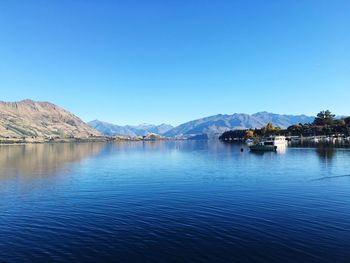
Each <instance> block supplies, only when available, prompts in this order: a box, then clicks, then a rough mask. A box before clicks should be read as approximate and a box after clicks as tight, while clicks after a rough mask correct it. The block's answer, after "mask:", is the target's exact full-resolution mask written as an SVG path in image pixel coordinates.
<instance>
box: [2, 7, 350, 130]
mask: <svg viewBox="0 0 350 263" xmlns="http://www.w3.org/2000/svg"><path fill="white" fill-rule="evenodd" d="M0 91H1V95H0V100H5V101H16V100H21V99H24V98H31V99H34V100H44V101H50V102H53V103H56V104H58V105H60V106H62V107H64V108H66V109H68V110H70V111H72V112H73V113H75V114H76V115H78V116H79V117H81V118H82V119H83V120H85V121H89V120H92V119H100V120H105V121H109V122H113V123H116V124H138V123H142V122H148V123H156V124H157V123H162V122H165V123H171V124H179V123H181V122H185V121H188V120H192V119H196V118H200V117H204V116H208V115H214V114H217V113H226V114H231V113H235V112H244V113H254V112H257V111H270V112H275V113H288V114H300V113H305V114H310V115H314V114H316V113H317V112H318V111H319V110H322V109H328V108H329V109H330V110H332V111H333V112H334V113H336V114H339V115H349V114H350V1H348V0H345V1H331V0H328V1H322V0H314V1H313V0H307V1H301V0H290V1H288V0H286V1H280V0H274V1H268V0H264V1H262V0H259V1H252V0H242V1H232V0H227V1H220V0H212V1H205V0H202V1H199V0H198V1H195V0H176V1H173V0H168V1H167V0H148V1H144V0H139V1H133V0H131V1H129V0H128V1H125V0H124V1H117V0H116V1H112V0H105V1H103V0H96V1H92V0H80V1H79V0H70V1H68V0H67V1H64V0H60V1H58V0H57V1H47V0H42V1H39V0H38V1H30V0H24V1H16V0H11V1H10V0H8V1H6V0H5V1H1V2H0Z"/></svg>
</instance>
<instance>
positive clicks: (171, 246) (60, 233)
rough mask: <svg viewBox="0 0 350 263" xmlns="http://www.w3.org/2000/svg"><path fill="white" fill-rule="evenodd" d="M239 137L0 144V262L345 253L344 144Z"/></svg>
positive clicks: (336, 256)
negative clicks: (312, 145)
mask: <svg viewBox="0 0 350 263" xmlns="http://www.w3.org/2000/svg"><path fill="white" fill-rule="evenodd" d="M240 147H242V146H240V145H232V144H231V145H230V144H222V143H219V142H206V141H182V142H179V141H177V142H154V143H152V142H147V143H143V142H134V143H117V144H103V143H92V144H52V145H50V144H46V145H25V146H23V145H22V146H4V145H3V146H0V194H1V198H0V262H25V261H26V262H28V261H32V262H55V261H58V262H96V261H99V262H108V261H114V262H269V263H271V262H298V263H300V262H350V249H349V248H350V151H349V150H345V149H338V150H331V149H318V150H317V149H306V148H289V149H285V150H281V151H279V152H278V153H265V154H262V155H257V154H253V153H250V152H249V151H247V149H245V151H244V152H240ZM243 147H244V146H243Z"/></svg>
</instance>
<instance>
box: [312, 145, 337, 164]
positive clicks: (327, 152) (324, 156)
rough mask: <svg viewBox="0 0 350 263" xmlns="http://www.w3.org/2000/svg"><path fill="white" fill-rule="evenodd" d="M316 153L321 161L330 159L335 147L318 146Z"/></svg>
mask: <svg viewBox="0 0 350 263" xmlns="http://www.w3.org/2000/svg"><path fill="white" fill-rule="evenodd" d="M316 153H317V155H318V157H320V159H321V160H322V161H331V160H332V159H333V157H334V154H335V149H334V147H318V148H317V149H316Z"/></svg>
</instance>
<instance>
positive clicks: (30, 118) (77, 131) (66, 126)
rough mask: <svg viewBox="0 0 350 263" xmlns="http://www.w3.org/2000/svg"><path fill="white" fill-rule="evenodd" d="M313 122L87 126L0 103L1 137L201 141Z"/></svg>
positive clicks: (250, 118) (52, 112) (64, 115)
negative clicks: (149, 137)
mask: <svg viewBox="0 0 350 263" xmlns="http://www.w3.org/2000/svg"><path fill="white" fill-rule="evenodd" d="M313 120H314V117H310V116H305V115H281V114H274V113H268V112H258V113H255V114H252V115H249V114H244V113H235V114H232V115H224V114H218V115H214V116H210V117H205V118H201V119H197V120H193V121H189V122H186V123H183V124H181V125H179V126H177V127H173V126H171V125H169V124H161V125H153V124H141V125H137V126H133V125H126V126H120V125H115V124H111V123H107V122H102V121H99V120H94V121H91V122H89V123H88V124H86V123H85V122H83V121H82V120H81V119H79V118H78V117H77V116H75V115H74V114H72V113H70V112H68V111H66V110H64V109H62V108H60V107H59V106H57V105H54V104H52V103H49V102H37V101H33V100H23V101H19V102H0V136H2V137H59V138H62V137H75V138H84V137H90V136H99V135H106V136H115V135H120V136H146V135H148V134H152V133H155V134H159V135H162V136H166V137H179V138H204V137H216V136H218V135H220V134H222V133H223V132H225V131H227V130H232V129H248V128H261V127H263V126H265V125H266V124H267V123H268V122H272V123H273V125H274V126H279V127H281V128H286V127H288V126H290V125H293V124H297V123H310V122H312V121H313ZM202 135H205V136H202Z"/></svg>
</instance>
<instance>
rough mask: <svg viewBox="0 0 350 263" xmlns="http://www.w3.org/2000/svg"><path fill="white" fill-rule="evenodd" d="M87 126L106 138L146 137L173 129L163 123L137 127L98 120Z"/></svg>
mask: <svg viewBox="0 0 350 263" xmlns="http://www.w3.org/2000/svg"><path fill="white" fill-rule="evenodd" d="M88 125H89V126H90V127H92V128H94V129H96V130H98V131H99V132H101V133H102V134H104V135H107V136H117V135H118V136H146V135H147V134H149V133H156V134H164V133H166V132H168V131H169V130H171V129H173V128H174V127H173V126H171V125H169V124H164V123H163V124H160V125H153V124H146V123H145V124H140V125H137V126H132V125H126V126H120V125H115V124H111V123H108V122H103V121H99V120H94V121H90V122H88Z"/></svg>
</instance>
